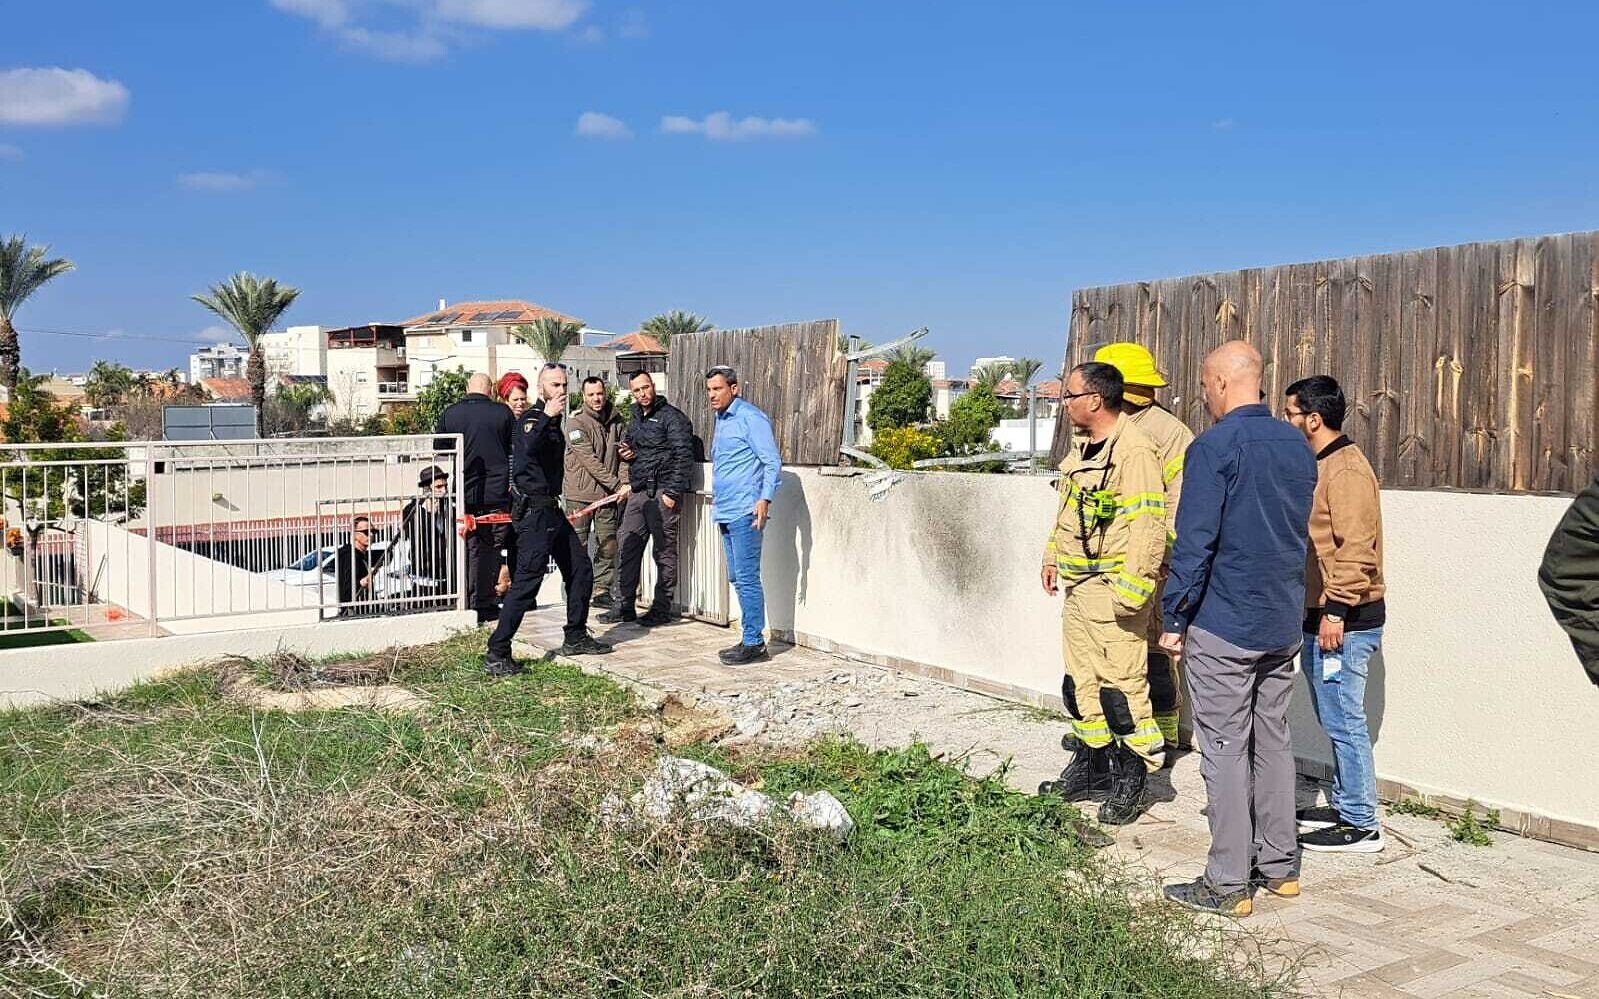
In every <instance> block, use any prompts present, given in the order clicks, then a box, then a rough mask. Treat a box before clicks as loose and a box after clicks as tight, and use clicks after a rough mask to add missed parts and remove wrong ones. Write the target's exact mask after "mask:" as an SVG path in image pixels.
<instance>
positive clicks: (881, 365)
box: [856, 357, 888, 371]
mask: <svg viewBox="0 0 1599 999" xmlns="http://www.w3.org/2000/svg"><path fill="white" fill-rule="evenodd" d="M856 370H858V371H887V370H888V362H887V361H885V360H883V359H882V358H881V357H874V358H872V359H871V360H869V361H862V362H861V363H860V365H859V367H858V368H857V369H856Z"/></svg>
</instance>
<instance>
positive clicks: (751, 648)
mask: <svg viewBox="0 0 1599 999" xmlns="http://www.w3.org/2000/svg"><path fill="white" fill-rule="evenodd" d="M705 393H706V395H707V396H709V398H710V402H711V408H712V409H713V410H715V411H716V429H715V430H714V431H713V433H712V437H711V515H712V517H714V518H715V520H716V526H717V527H718V528H719V529H720V531H721V535H722V551H723V552H724V553H726V556H727V577H728V580H729V581H730V582H731V583H732V584H733V589H734V590H735V591H736V592H737V593H738V606H739V617H740V618H741V619H742V623H743V626H744V635H743V640H742V641H741V642H740V643H739V644H737V645H735V646H733V647H731V648H727V649H723V650H722V652H721V659H722V662H724V663H726V664H727V665H729V666H747V665H749V664H750V663H754V662H760V661H761V660H763V659H766V658H768V656H767V652H766V639H765V637H764V632H765V630H766V595H765V593H764V592H763V591H762V589H761V530H762V528H764V527H765V526H766V518H767V515H768V513H769V512H770V510H771V507H772V497H774V496H776V495H777V477H778V473H780V472H781V471H782V470H783V463H782V461H781V459H779V458H778V455H777V439H776V438H775V437H773V436H772V421H771V420H770V419H768V418H767V416H766V414H765V413H763V412H761V411H760V410H758V409H756V408H755V407H754V406H752V405H750V404H749V403H747V402H745V401H744V400H743V399H740V398H739V395H738V393H739V385H738V372H736V371H734V370H733V369H732V368H730V367H728V366H727V365H725V364H719V365H717V366H716V367H714V368H712V369H710V370H709V371H707V372H705Z"/></svg>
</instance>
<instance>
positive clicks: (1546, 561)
mask: <svg viewBox="0 0 1599 999" xmlns="http://www.w3.org/2000/svg"><path fill="white" fill-rule="evenodd" d="M1538 588H1539V589H1541V590H1543V596H1544V599H1545V600H1546V601H1548V603H1549V609H1550V610H1551V611H1553V612H1554V615H1555V621H1556V622H1557V623H1558V624H1559V625H1560V627H1561V628H1562V629H1564V630H1565V632H1566V635H1567V636H1569V637H1570V638H1571V647H1572V648H1573V649H1575V650H1576V651H1577V658H1578V659H1579V660H1581V661H1582V667H1583V669H1585V670H1587V671H1588V679H1590V680H1592V681H1593V682H1594V685H1595V686H1599V478H1595V479H1594V480H1593V482H1591V483H1590V484H1589V485H1588V488H1587V489H1584V490H1583V491H1582V492H1580V493H1578V494H1577V498H1576V500H1575V501H1573V502H1572V504H1571V508H1570V509H1568V510H1567V511H1566V515H1565V516H1564V517H1562V518H1560V525H1559V526H1558V527H1556V528H1555V533H1554V535H1553V536H1552V537H1550V539H1549V547H1548V548H1546V549H1544V553H1543V564H1542V565H1541V566H1539V567H1538Z"/></svg>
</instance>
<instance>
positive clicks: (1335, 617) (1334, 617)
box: [1322, 614, 1344, 624]
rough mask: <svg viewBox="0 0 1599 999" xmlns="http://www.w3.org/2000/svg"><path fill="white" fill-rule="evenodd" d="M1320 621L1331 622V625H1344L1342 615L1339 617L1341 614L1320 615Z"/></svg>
mask: <svg viewBox="0 0 1599 999" xmlns="http://www.w3.org/2000/svg"><path fill="white" fill-rule="evenodd" d="M1322 620H1325V621H1331V622H1332V623H1333V624H1343V623H1344V618H1343V615H1341V614H1323V615H1322Z"/></svg>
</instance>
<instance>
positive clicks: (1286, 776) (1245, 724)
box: [1161, 340, 1316, 916]
mask: <svg viewBox="0 0 1599 999" xmlns="http://www.w3.org/2000/svg"><path fill="white" fill-rule="evenodd" d="M1261 375H1262V365H1261V358H1260V354H1259V352H1257V351H1256V350H1255V349H1254V348H1253V347H1251V346H1249V344H1247V343H1244V342H1243V341H1241V340H1235V341H1232V342H1230V343H1226V344H1223V345H1222V346H1221V347H1220V348H1218V349H1217V350H1216V351H1214V352H1213V353H1212V354H1211V355H1210V356H1209V357H1207V358H1206V359H1205V366H1204V371H1203V374H1202V378H1203V382H1204V389H1205V404H1206V406H1207V408H1209V410H1210V414H1211V416H1213V417H1214V418H1215V419H1216V421H1217V422H1216V424H1215V426H1213V427H1211V428H1210V429H1209V430H1207V431H1205V432H1204V433H1203V434H1201V435H1199V437H1198V438H1196V439H1195V440H1194V443H1193V444H1191V445H1189V448H1188V454H1187V457H1186V459H1185V461H1184V464H1183V492H1182V502H1181V503H1180V504H1179V506H1178V511H1177V541H1176V544H1175V546H1174V547H1173V549H1172V556H1171V574H1170V576H1169V577H1168V578H1167V580H1166V590H1165V596H1164V599H1163V601H1162V610H1163V614H1164V618H1165V634H1164V635H1163V636H1162V637H1161V647H1162V648H1163V649H1165V650H1166V651H1167V652H1168V653H1170V654H1172V655H1179V654H1183V656H1184V663H1185V666H1184V673H1185V675H1186V677H1187V680H1188V689H1189V697H1190V700H1191V702H1192V704H1193V710H1194V744H1195V745H1196V746H1198V747H1199V751H1200V756H1201V760H1200V774H1201V776H1203V777H1204V780H1205V797H1206V805H1207V808H1206V816H1207V818H1208V819H1209V822H1210V836H1211V847H1210V857H1209V860H1208V863H1207V865H1206V868H1205V874H1204V876H1203V877H1201V878H1199V879H1198V880H1197V881H1194V882H1192V883H1190V884H1181V885H1170V886H1168V887H1167V888H1166V896H1167V897H1168V898H1170V899H1172V900H1173V901H1175V902H1178V903H1180V904H1183V905H1187V906H1189V907H1191V908H1196V909H1202V910H1205V911H1209V912H1218V913H1222V914H1224V915H1230V916H1247V915H1249V913H1250V911H1251V910H1252V908H1253V890H1254V887H1255V886H1256V885H1263V886H1264V887H1266V888H1267V889H1268V890H1270V891H1273V892H1278V893H1282V894H1297V893H1298V890H1299V844H1298V841H1297V825H1296V823H1295V819H1294V751H1293V744H1292V743H1291V742H1290V740H1289V735H1288V705H1289V702H1290V699H1291V695H1292V693H1293V663H1294V656H1295V655H1296V654H1297V653H1298V651H1299V645H1300V642H1301V633H1300V624H1301V621H1302V618H1303V616H1304V604H1305V545H1306V543H1307V539H1306V525H1307V524H1308V523H1309V522H1310V503H1311V497H1312V495H1313V494H1314V493H1315V490H1316V459H1315V456H1314V455H1312V454H1311V453H1310V450H1309V449H1308V448H1306V447H1305V440H1304V438H1303V437H1302V436H1301V435H1300V433H1299V431H1297V430H1295V429H1294V428H1293V427H1291V426H1289V425H1288V424H1286V423H1284V422H1282V421H1281V420H1278V419H1275V418H1274V417H1273V416H1272V414H1271V411H1270V410H1269V409H1267V408H1266V406H1265V405H1264V404H1262V403H1261V402H1260V399H1261V394H1260V389H1261ZM1257 848H1258V857H1256V867H1255V868H1254V869H1252V868H1251V864H1250V860H1251V854H1252V853H1254V852H1255V851H1256V850H1257Z"/></svg>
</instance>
